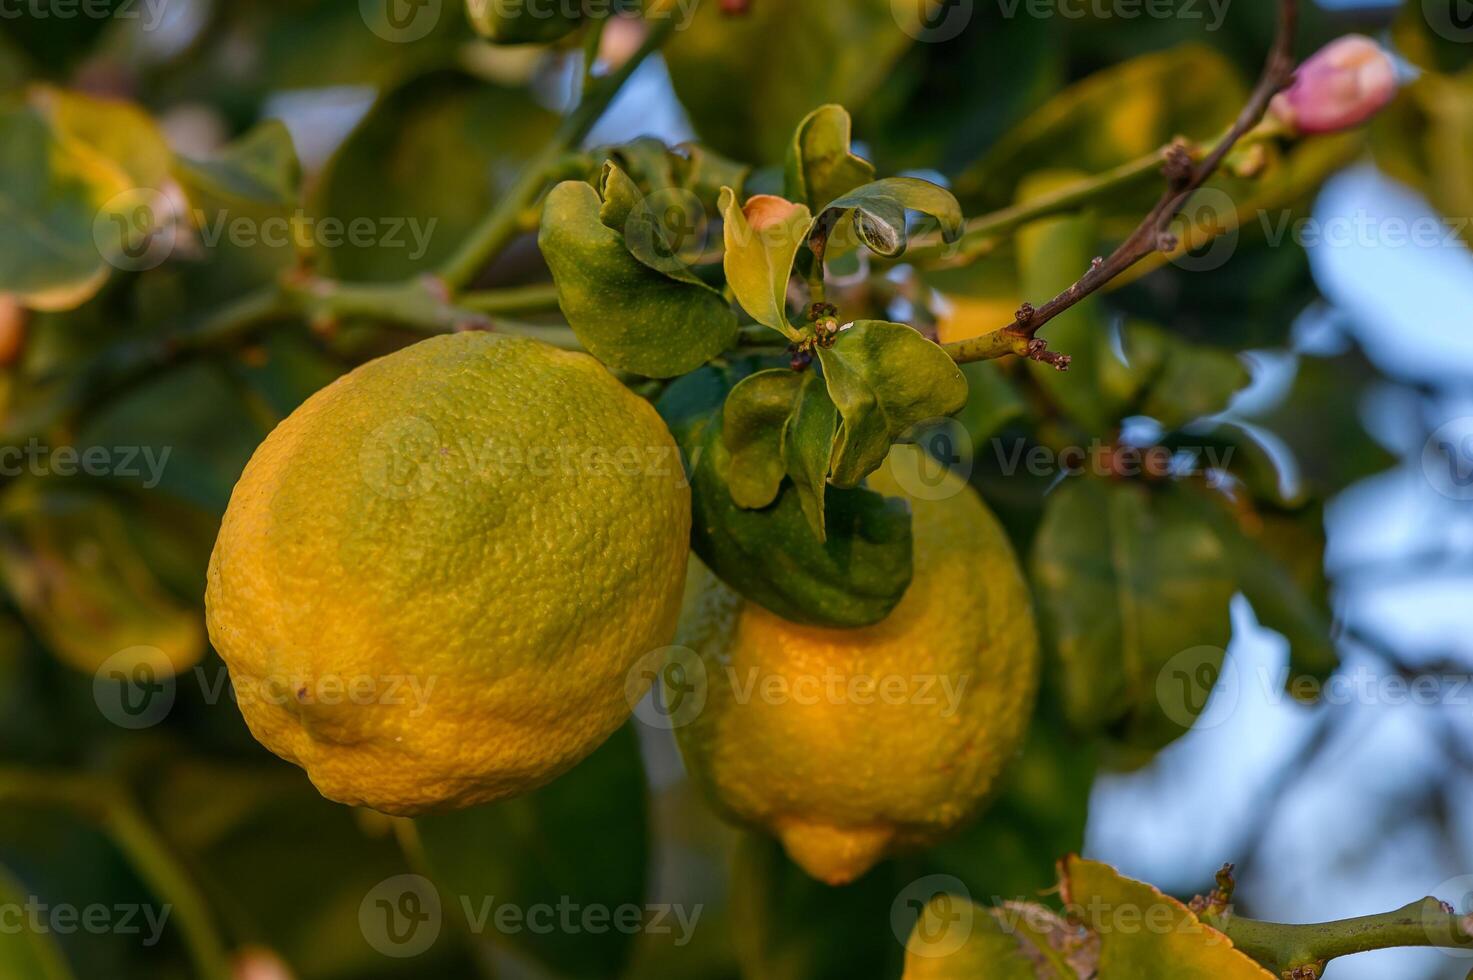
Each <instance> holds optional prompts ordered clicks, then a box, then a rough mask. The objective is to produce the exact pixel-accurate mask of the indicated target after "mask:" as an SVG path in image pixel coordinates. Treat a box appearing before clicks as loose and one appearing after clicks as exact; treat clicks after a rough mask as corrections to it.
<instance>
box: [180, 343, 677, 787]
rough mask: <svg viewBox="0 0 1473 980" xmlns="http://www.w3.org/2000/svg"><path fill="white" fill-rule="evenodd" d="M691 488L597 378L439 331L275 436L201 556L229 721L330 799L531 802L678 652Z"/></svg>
mask: <svg viewBox="0 0 1473 980" xmlns="http://www.w3.org/2000/svg"><path fill="white" fill-rule="evenodd" d="M689 525H690V492H689V489H688V488H687V486H686V483H685V477H684V473H683V471H682V469H681V465H680V458H679V454H678V451H677V450H676V448H675V445H674V442H673V440H672V439H671V437H670V434H669V431H668V430H667V429H666V428H665V425H664V423H663V422H662V421H661V420H660V418H659V416H658V415H656V413H655V411H654V409H653V408H652V407H651V406H650V405H649V404H648V403H647V402H645V401H644V400H642V399H640V398H638V397H636V396H635V395H634V394H632V393H631V392H629V391H628V390H627V389H626V388H624V386H623V385H621V384H620V383H619V382H618V381H617V380H616V379H615V378H614V377H613V376H612V375H610V374H609V373H608V371H607V370H605V369H604V368H603V367H602V366H601V365H600V364H599V363H598V362H597V361H595V360H593V359H592V358H591V357H588V356H587V355H584V354H577V353H570V352H566V351H560V350H555V349H553V348H551V347H549V346H547V345H544V344H540V343H537V342H535V341H531V340H526V339H522V338H514V337H505V336H494V335H490V334H480V333H467V334H460V335H456V336H447V337H440V338H436V339H433V340H427V341H425V342H423V343H420V344H416V345H414V346H412V347H409V348H407V349H405V350H402V351H399V352H397V353H394V354H391V355H389V356H387V357H384V358H381V359H379V360H376V361H373V362H371V363H369V364H366V365H364V366H362V367H360V368H358V369H357V370H355V371H353V372H351V373H350V374H347V375H345V376H344V377H342V378H340V379H338V380H337V381H336V382H334V383H333V384H331V385H329V386H328V387H326V388H324V389H323V390H321V391H319V392H318V393H317V394H315V395H313V396H312V397H311V398H309V399H308V400H307V401H306V402H305V403H304V404H303V405H302V406H301V407H300V408H298V409H297V410H296V411H295V412H293V413H292V414H291V416H290V417H289V418H287V419H286V420H285V421H284V422H282V423H281V424H280V425H279V426H278V427H277V428H276V429H275V431H273V432H272V433H271V434H270V436H269V437H268V438H267V439H266V440H265V442H264V443H262V445H261V446H260V448H259V449H258V450H257V451H256V453H255V455H254V456H253V457H252V458H251V460H250V463H249V464H248V465H247V466H246V469H245V472H244V474H243V475H242V476H241V478H240V481H239V483H238V484H237V485H236V487H235V490H234V492H233V494H232V496H231V500H230V505H229V508H228V510H227V512H226V514H225V518H224V521H223V524H222V526H221V529H220V534H219V538H218V540H217V542H216V544H215V549H214V553H213V555H212V556H211V559H210V566H209V575H208V585H207V592H206V596H205V603H206V611H207V618H208V623H209V632H210V638H211V640H212V642H213V643H214V645H215V648H216V649H217V650H219V652H220V655H221V656H222V657H223V658H224V660H225V662H226V664H227V665H228V667H229V669H230V675H231V680H232V683H233V685H234V687H235V690H236V693H237V700H238V703H239V705H240V709H241V712H242V713H243V714H244V716H245V719H246V722H247V724H248V725H249V726H250V729H251V732H252V733H253V734H254V735H255V736H256V738H257V739H259V740H260V741H261V742H262V743H263V744H264V745H265V746H266V747H267V748H269V749H271V750H272V751H273V752H275V753H276V754H277V755H279V756H281V757H282V758H284V759H286V760H288V761H290V762H294V763H296V764H297V765H300V766H301V767H302V768H304V769H305V770H306V771H307V774H308V775H309V776H310V777H311V779H312V781H313V782H314V783H315V784H316V785H317V787H318V789H319V790H320V791H321V792H322V794H323V795H324V796H327V797H329V798H331V799H334V800H338V801H341V802H344V803H349V804H358V805H364V806H368V807H372V808H374V809H377V810H381V811H383V812H385V813H390V814H400V815H410V814H416V813H421V812H426V811H430V810H436V809H448V808H454V807H463V806H469V805H472V804H477V803H483V802H487V801H491V800H496V799H501V798H504V797H509V796H513V795H516V794H519V793H522V792H525V791H527V790H530V789H533V788H536V787H537V786H540V785H542V784H544V783H546V782H548V781H549V780H551V779H553V778H554V777H556V776H557V775H559V774H560V773H562V772H564V771H565V770H567V769H569V768H571V767H572V766H573V765H574V764H576V763H577V762H578V761H580V760H581V759H583V758H584V757H585V756H587V755H588V754H589V753H590V752H592V751H593V750H594V749H595V748H596V747H597V746H598V745H599V744H600V743H602V742H603V741H604V740H605V739H606V738H607V737H608V736H609V735H610V734H612V733H613V732H614V730H615V729H617V728H618V727H619V725H621V724H622V723H623V722H624V720H625V719H626V718H627V717H628V714H629V711H630V704H629V701H628V700H627V697H626V675H627V674H628V673H629V671H630V670H631V668H632V667H634V666H635V665H636V664H637V663H638V662H639V661H640V659H641V658H642V657H643V656H645V655H646V654H648V653H649V652H650V651H651V650H655V649H658V648H660V647H662V646H664V645H665V644H667V643H668V642H669V641H670V638H671V635H672V634H673V632H674V628H675V622H676V618H677V616H678V614H679V607H680V595H681V589H682V585H683V582H684V578H685V571H686V556H687V549H688V534H689Z"/></svg>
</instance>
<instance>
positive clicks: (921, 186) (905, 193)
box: [824, 177, 962, 258]
mask: <svg viewBox="0 0 1473 980" xmlns="http://www.w3.org/2000/svg"><path fill="white" fill-rule="evenodd" d="M907 208H908V209H910V210H912V211H920V212H921V213H922V214H929V215H931V216H932V217H933V218H935V219H936V220H937V221H938V222H939V223H940V225H941V237H942V239H943V240H945V241H947V242H954V241H956V240H957V239H958V238H960V237H961V234H962V209H961V205H960V204H958V203H957V202H956V198H955V197H953V196H952V195H951V192H950V191H948V190H947V189H946V188H944V187H942V186H941V185H939V184H933V183H931V182H930V181H929V180H921V179H920V178H918V177H886V178H884V179H883V180H877V181H874V182H873V183H869V184H865V185H864V186H863V187H859V188H856V189H855V190H852V191H850V192H848V193H847V194H844V195H843V196H841V197H838V198H836V199H835V200H833V201H831V202H829V204H828V206H827V207H825V208H824V220H825V221H831V220H833V219H831V218H829V217H828V215H830V214H832V213H834V212H839V213H840V215H841V219H842V216H843V215H844V213H845V212H853V216H854V229H855V231H856V232H857V233H858V235H859V240H860V241H861V242H863V243H864V244H865V246H866V247H867V248H869V250H870V251H872V252H874V253H876V254H877V255H883V256H884V257H886V258H896V257H897V256H899V255H901V254H902V253H904V252H905V248H906V244H907V242H908V240H909V236H908V232H907V230H906V221H905V212H906V209H907Z"/></svg>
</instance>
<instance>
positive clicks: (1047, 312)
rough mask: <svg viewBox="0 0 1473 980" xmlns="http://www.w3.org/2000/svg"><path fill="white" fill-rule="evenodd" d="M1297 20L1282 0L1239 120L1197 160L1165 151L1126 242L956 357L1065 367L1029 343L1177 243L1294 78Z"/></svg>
mask: <svg viewBox="0 0 1473 980" xmlns="http://www.w3.org/2000/svg"><path fill="white" fill-rule="evenodd" d="M1298 20H1299V8H1298V3H1297V0H1279V25H1278V32H1277V34H1276V36H1275V38H1274V42H1273V47H1272V48H1271V49H1270V50H1269V55H1268V61H1267V63H1266V64H1265V66H1264V69H1263V74H1262V76H1261V77H1260V78H1259V81H1258V84H1257V85H1256V86H1255V87H1254V90H1253V94H1252V95H1251V96H1250V97H1249V99H1248V102H1247V104H1246V105H1244V106H1243V109H1242V111H1241V112H1239V113H1238V118H1237V120H1236V121H1235V122H1234V123H1233V125H1232V127H1231V128H1229V129H1228V131H1227V133H1225V134H1224V135H1223V136H1222V138H1221V139H1219V140H1218V141H1217V143H1216V145H1215V146H1214V147H1213V148H1212V149H1211V150H1210V151H1208V152H1207V154H1206V155H1205V156H1204V157H1203V158H1202V159H1201V160H1200V162H1199V161H1196V160H1194V159H1193V156H1192V153H1191V152H1190V151H1189V150H1188V148H1187V147H1186V146H1185V145H1183V144H1180V143H1178V144H1173V145H1172V147H1170V148H1169V149H1168V150H1167V151H1166V153H1165V154H1164V170H1165V175H1166V179H1167V184H1168V186H1167V190H1166V192H1165V193H1164V194H1163V195H1162V197H1161V199H1160V200H1159V201H1158V202H1157V203H1156V206H1155V207H1153V208H1152V209H1151V211H1150V213H1148V214H1147V215H1146V216H1145V218H1143V219H1142V220H1141V223H1140V224H1139V225H1137V226H1136V229H1135V231H1133V232H1132V233H1131V234H1130V236H1129V237H1128V238H1126V239H1125V241H1123V242H1121V243H1120V245H1119V246H1118V247H1117V248H1116V249H1115V250H1114V251H1113V252H1111V253H1110V254H1109V255H1108V256H1106V257H1105V258H1102V259H1096V260H1095V261H1094V263H1093V264H1092V265H1091V266H1090V268H1089V271H1088V272H1086V273H1085V274H1084V275H1083V276H1082V277H1080V278H1079V280H1078V281H1076V282H1075V283H1074V284H1073V285H1072V286H1070V287H1069V288H1068V289H1066V290H1064V291H1063V292H1062V293H1060V294H1059V295H1057V296H1055V297H1054V298H1053V299H1050V300H1049V301H1048V302H1046V303H1044V304H1043V305H1042V306H1038V307H1035V306H1033V305H1032V304H1028V303H1025V304H1023V306H1022V307H1021V308H1020V309H1019V310H1018V313H1017V315H1016V316H1015V317H1014V318H1013V322H1012V323H1009V324H1007V325H1006V326H1004V327H1001V328H999V329H998V330H996V331H994V332H993V334H983V335H982V336H979V337H974V338H971V339H968V340H962V341H957V342H956V343H952V344H947V345H945V350H946V352H947V353H948V354H950V355H951V357H952V359H953V360H955V361H957V362H958V363H965V362H968V361H981V360H989V359H992V358H996V357H1003V356H1006V355H1008V354H1017V353H1021V354H1022V356H1025V357H1031V358H1034V359H1038V360H1046V361H1049V362H1050V363H1053V364H1054V366H1055V367H1059V368H1064V367H1067V366H1068V360H1067V357H1066V356H1063V355H1059V354H1057V353H1054V352H1051V351H1049V350H1048V349H1047V345H1046V344H1044V345H1039V344H1035V343H1031V342H1032V341H1033V340H1034V339H1035V338H1036V335H1037V333H1038V331H1039V329H1040V328H1041V327H1043V325H1044V324H1046V323H1048V322H1049V321H1050V320H1052V319H1053V318H1054V317H1056V316H1058V315H1059V314H1061V313H1063V312H1064V311H1066V310H1068V309H1070V308H1072V307H1073V306H1075V305H1076V304H1078V303H1079V302H1080V301H1082V300H1083V299H1085V298H1086V297H1088V296H1090V295H1091V294H1093V293H1094V292H1096V291H1097V290H1099V289H1100V288H1101V287H1103V286H1104V285H1105V284H1106V283H1108V282H1110V281H1111V280H1112V279H1114V278H1115V277H1116V276H1119V275H1120V274H1121V273H1123V272H1125V271H1126V270H1127V269H1129V268H1130V267H1131V266H1133V265H1135V264H1136V263H1137V262H1139V261H1141V260H1142V259H1144V258H1146V257H1147V256H1150V255H1152V254H1154V253H1156V252H1157V251H1170V250H1171V249H1173V248H1175V247H1176V240H1175V238H1174V237H1173V236H1172V235H1171V234H1170V233H1169V232H1168V231H1167V228H1168V226H1169V225H1170V223H1171V221H1172V220H1173V219H1174V218H1175V217H1176V216H1177V215H1178V214H1179V213H1180V212H1181V209H1182V207H1183V206H1184V205H1185V204H1186V202H1187V199H1188V198H1190V197H1191V196H1192V194H1193V193H1194V192H1195V191H1196V190H1197V189H1198V188H1200V187H1201V186H1202V185H1203V184H1204V183H1206V182H1207V180H1208V179H1209V178H1210V177H1211V176H1212V175H1213V174H1214V173H1216V172H1217V169H1218V167H1219V166H1221V165H1222V162H1223V160H1224V159H1226V157H1227V155H1228V153H1229V152H1231V151H1232V149H1233V147H1234V146H1236V145H1237V144H1238V143H1239V141H1241V140H1242V139H1243V138H1244V137H1246V136H1247V135H1248V134H1249V133H1250V132H1252V131H1253V130H1254V129H1255V128H1256V127H1257V126H1258V125H1259V124H1260V123H1261V122H1262V121H1263V117H1264V115H1265V113H1267V112H1268V107H1269V103H1270V102H1271V101H1272V99H1273V97H1274V96H1275V95H1277V94H1278V93H1279V92H1280V91H1281V90H1282V89H1283V88H1284V87H1285V86H1286V85H1288V84H1289V83H1290V82H1291V81H1292V80H1293V77H1294V53H1293V46H1294V36H1295V33H1296V30H1297V26H1298ZM1137 164H1139V161H1137ZM1136 175H1137V174H1136V171H1135V170H1134V169H1133V168H1132V169H1129V170H1127V171H1126V172H1125V173H1124V174H1123V175H1122V174H1115V175H1114V176H1113V177H1111V178H1110V179H1113V180H1118V181H1125V180H1128V179H1130V178H1133V177H1134V176H1136ZM1056 206H1058V205H1057V204H1056ZM1007 220H1014V218H1012V217H1009V218H1005V219H1004V222H1005V221H1007ZM994 334H999V335H1001V336H994ZM1019 342H1022V350H1019Z"/></svg>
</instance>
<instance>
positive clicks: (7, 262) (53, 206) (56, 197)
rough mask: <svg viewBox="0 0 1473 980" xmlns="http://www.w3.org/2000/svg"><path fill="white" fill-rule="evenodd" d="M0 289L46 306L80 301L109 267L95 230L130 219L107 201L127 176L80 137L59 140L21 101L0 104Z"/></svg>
mask: <svg viewBox="0 0 1473 980" xmlns="http://www.w3.org/2000/svg"><path fill="white" fill-rule="evenodd" d="M0 173H3V174H4V175H5V179H4V182H3V183H0V292H4V293H14V294H16V295H17V296H18V297H19V298H20V300H21V302H22V303H24V304H25V305H27V306H31V307H34V308H37V309H43V310H66V309H71V308H73V307H76V306H79V305H81V304H82V303H83V302H85V301H86V300H87V299H89V298H90V297H91V296H92V295H93V294H95V293H96V292H97V291H98V290H99V289H100V288H102V284H103V283H104V282H105V281H106V280H107V276H108V273H109V271H110V267H109V265H108V264H107V262H106V261H105V259H104V256H103V254H102V252H101V251H100V249H99V246H98V240H97V237H96V235H97V229H98V227H99V226H101V227H103V228H104V229H106V228H110V227H111V225H109V224H108V222H111V221H117V222H120V223H121V226H122V227H124V228H129V229H131V226H130V225H129V220H130V214H129V209H127V208H126V205H125V206H124V209H123V210H119V211H113V210H112V209H111V208H112V205H114V204H115V202H119V201H121V200H123V198H124V197H126V196H127V195H126V192H127V191H129V190H131V189H132V184H131V182H130V181H129V180H128V178H127V175H126V174H125V173H124V172H123V171H122V170H121V169H119V168H117V167H116V166H113V165H112V164H110V163H108V162H107V161H105V160H103V159H102V158H101V157H99V156H98V155H97V154H96V153H93V152H89V151H87V150H85V148H83V147H81V146H80V145H79V144H77V143H75V142H73V143H70V144H68V143H66V142H63V141H62V140H61V139H59V138H58V137H57V136H56V134H54V133H53V132H52V131H51V130H50V128H49V127H48V126H47V124H46V122H45V121H44V120H43V119H42V118H41V117H40V116H39V115H38V114H37V113H36V112H35V111H34V110H33V109H30V108H26V107H9V108H6V107H3V106H0Z"/></svg>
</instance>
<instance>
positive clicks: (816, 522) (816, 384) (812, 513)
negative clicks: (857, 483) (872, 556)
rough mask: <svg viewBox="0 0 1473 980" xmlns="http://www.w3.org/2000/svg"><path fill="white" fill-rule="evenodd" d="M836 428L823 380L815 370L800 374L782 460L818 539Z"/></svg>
mask: <svg viewBox="0 0 1473 980" xmlns="http://www.w3.org/2000/svg"><path fill="white" fill-rule="evenodd" d="M838 431H839V410H838V409H837V408H835V407H834V401H833V399H832V398H830V397H829V391H828V387H827V385H826V384H825V383H824V379H823V378H822V377H820V376H819V375H818V373H817V372H816V371H810V372H808V374H807V375H805V376H804V377H803V386H802V388H800V389H799V391H798V403H797V405H796V406H795V407H794V408H793V414H792V416H791V417H790V418H789V419H788V424H787V431H786V432H785V433H784V435H783V461H784V463H786V466H787V473H788V476H790V477H791V478H792V480H793V489H794V490H795V491H796V492H797V494H798V503H799V505H800V506H801V507H802V508H803V516H804V517H806V518H808V525H809V526H810V527H811V528H813V533H814V534H815V535H816V536H817V537H818V540H820V541H823V540H825V539H826V538H827V536H828V530H827V527H826V525H825V516H824V498H825V488H826V487H827V486H828V480H829V457H830V455H832V453H833V451H834V437H835V436H836V435H837V434H838Z"/></svg>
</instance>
